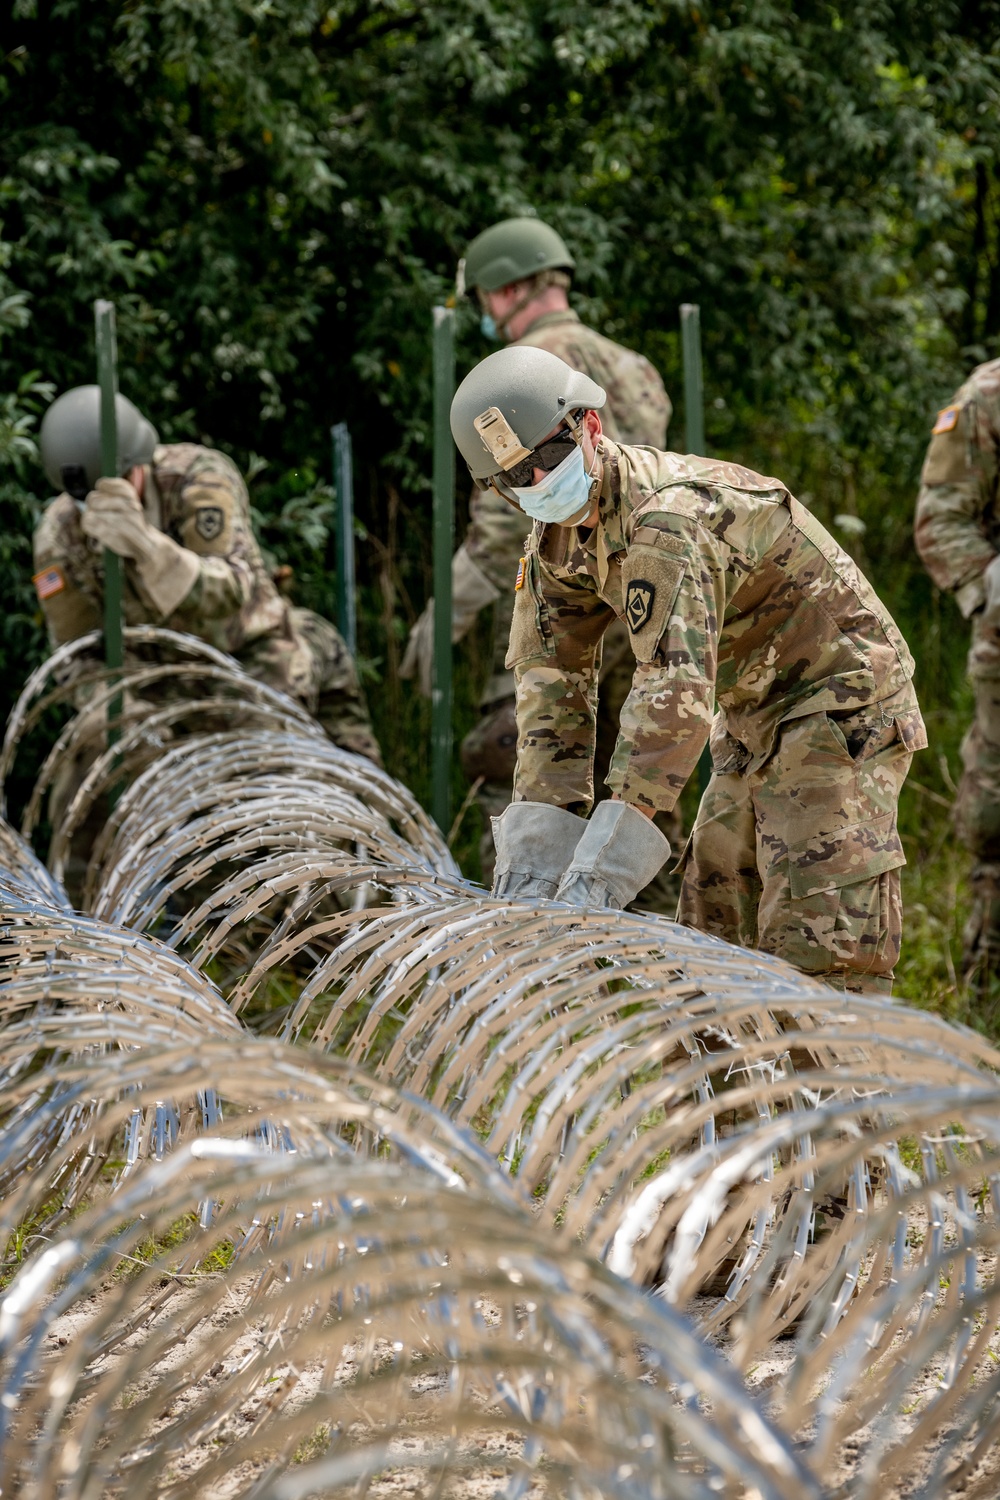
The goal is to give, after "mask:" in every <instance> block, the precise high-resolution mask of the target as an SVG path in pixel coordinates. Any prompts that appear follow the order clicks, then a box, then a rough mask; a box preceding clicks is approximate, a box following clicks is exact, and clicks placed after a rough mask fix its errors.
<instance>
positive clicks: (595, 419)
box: [583, 411, 604, 443]
mask: <svg viewBox="0 0 1000 1500" xmlns="http://www.w3.org/2000/svg"><path fill="white" fill-rule="evenodd" d="M583 425H584V426H585V427H586V429H587V433H588V435H589V437H590V441H591V442H592V443H596V442H597V439H598V438H599V437H600V435H601V433H602V432H603V431H604V428H603V427H602V426H601V414H600V412H599V411H586V412H584V414H583Z"/></svg>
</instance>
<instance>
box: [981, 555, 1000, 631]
mask: <svg viewBox="0 0 1000 1500" xmlns="http://www.w3.org/2000/svg"><path fill="white" fill-rule="evenodd" d="M983 588H984V589H985V590H986V604H985V606H984V608H983V621H984V623H985V624H987V625H994V626H996V625H1000V553H998V554H997V556H996V557H994V558H992V559H991V560H990V561H989V562H988V563H987V564H986V570H985V572H984V573H983Z"/></svg>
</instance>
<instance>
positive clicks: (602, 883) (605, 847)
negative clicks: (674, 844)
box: [556, 802, 670, 908]
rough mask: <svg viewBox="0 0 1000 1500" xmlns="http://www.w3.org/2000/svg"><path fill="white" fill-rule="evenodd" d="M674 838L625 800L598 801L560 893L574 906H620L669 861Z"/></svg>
mask: <svg viewBox="0 0 1000 1500" xmlns="http://www.w3.org/2000/svg"><path fill="white" fill-rule="evenodd" d="M669 854H670V841H669V839H666V838H664V836H663V834H662V833H661V832H660V830H659V829H658V828H657V827H656V825H655V824H654V823H652V822H651V821H650V820H649V818H647V817H644V816H643V814H642V813H641V812H637V811H636V809H635V808H634V807H629V805H628V803H627V802H599V803H598V804H597V807H596V808H595V809H594V812H593V814H592V815H591V819H590V822H589V823H588V824H587V827H586V832H585V833H584V835H583V837H582V838H581V840H580V842H579V843H578V844H577V846H576V851H575V853H574V855H573V858H572V861H571V862H570V865H569V867H568V869H567V871H566V873H565V875H564V876H563V878H562V880H561V881H560V883H559V888H558V890H557V891H556V900H557V901H568V902H570V903H571V904H572V905H573V906H612V907H618V908H622V907H625V906H627V905H628V904H629V902H630V901H634V900H635V898H636V896H637V895H638V894H639V892H640V891H641V890H642V888H643V886H646V885H648V884H649V882H650V881H651V880H652V878H653V876H654V875H655V874H656V872H657V870H659V869H660V868H661V866H662V865H664V864H665V863H666V861H667V858H668V856H669Z"/></svg>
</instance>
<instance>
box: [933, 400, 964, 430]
mask: <svg viewBox="0 0 1000 1500" xmlns="http://www.w3.org/2000/svg"><path fill="white" fill-rule="evenodd" d="M958 411H959V408H958V407H957V406H946V407H944V408H943V410H941V411H939V412H938V414H937V421H936V422H935V423H934V426H933V427H932V428H931V433H932V435H933V436H935V437H936V436H937V434H938V433H939V432H950V431H951V429H952V428H953V427H954V426H955V424H956V423H957V422H958Z"/></svg>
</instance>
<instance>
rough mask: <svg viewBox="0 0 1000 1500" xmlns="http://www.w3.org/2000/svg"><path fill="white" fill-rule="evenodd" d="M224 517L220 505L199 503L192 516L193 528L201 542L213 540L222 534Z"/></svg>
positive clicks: (224, 522)
mask: <svg viewBox="0 0 1000 1500" xmlns="http://www.w3.org/2000/svg"><path fill="white" fill-rule="evenodd" d="M225 524H226V518H225V516H224V515H223V512H222V506H221V505H199V506H198V509H197V511H196V512H195V517H194V529H195V531H196V532H197V533H198V535H199V536H200V537H201V539H202V541H203V542H214V541H215V539H216V537H219V536H221V535H222V528H223V526H224V525H225Z"/></svg>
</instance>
